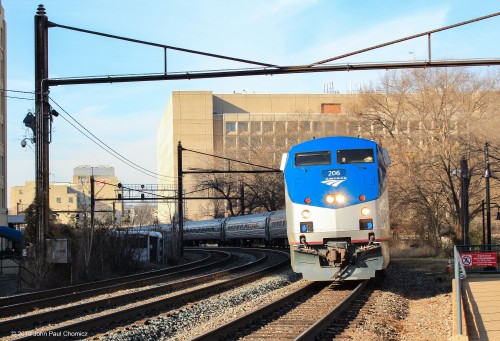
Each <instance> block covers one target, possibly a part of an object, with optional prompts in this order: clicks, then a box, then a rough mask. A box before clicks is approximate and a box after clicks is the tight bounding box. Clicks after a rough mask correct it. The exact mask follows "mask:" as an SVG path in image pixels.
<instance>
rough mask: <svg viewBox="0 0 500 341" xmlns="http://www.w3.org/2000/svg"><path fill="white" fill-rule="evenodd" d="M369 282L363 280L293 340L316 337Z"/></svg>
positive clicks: (303, 340) (302, 340)
mask: <svg viewBox="0 0 500 341" xmlns="http://www.w3.org/2000/svg"><path fill="white" fill-rule="evenodd" d="M369 282H370V281H369V280H365V281H363V282H361V283H360V284H358V286H357V287H356V288H355V289H354V290H353V291H352V293H351V294H350V295H349V296H348V297H347V298H346V299H344V300H343V301H342V302H340V303H339V304H338V305H336V306H335V307H334V308H333V309H332V310H331V311H330V312H328V313H327V314H325V316H323V318H321V319H320V320H318V322H316V323H315V324H313V325H312V326H311V327H309V329H307V330H305V331H304V332H303V333H302V334H300V335H299V336H297V338H296V339H295V340H301V341H305V340H314V339H315V337H316V335H318V334H319V333H320V332H321V331H323V330H325V329H326V328H327V327H328V326H329V325H330V324H331V323H332V321H333V320H334V319H335V318H336V317H337V316H339V315H340V313H342V312H343V311H344V310H345V309H346V307H347V306H348V305H349V304H351V302H352V301H354V300H355V299H356V298H357V297H358V296H359V294H360V293H361V292H362V291H363V289H364V288H365V287H366V285H367V284H368V283H369Z"/></svg>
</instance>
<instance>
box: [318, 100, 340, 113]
mask: <svg viewBox="0 0 500 341" xmlns="http://www.w3.org/2000/svg"><path fill="white" fill-rule="evenodd" d="M341 112H342V106H341V104H340V103H321V113H322V114H340V113H341Z"/></svg>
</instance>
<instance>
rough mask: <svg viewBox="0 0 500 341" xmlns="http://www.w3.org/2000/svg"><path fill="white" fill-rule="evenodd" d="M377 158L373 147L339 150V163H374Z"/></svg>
mask: <svg viewBox="0 0 500 341" xmlns="http://www.w3.org/2000/svg"><path fill="white" fill-rule="evenodd" d="M374 160H375V158H374V152H373V149H347V150H337V163H339V164H349V163H373V162H374Z"/></svg>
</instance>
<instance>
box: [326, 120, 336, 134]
mask: <svg viewBox="0 0 500 341" xmlns="http://www.w3.org/2000/svg"><path fill="white" fill-rule="evenodd" d="M325 133H326V134H334V133H337V132H336V131H335V122H325Z"/></svg>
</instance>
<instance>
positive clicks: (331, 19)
mask: <svg viewBox="0 0 500 341" xmlns="http://www.w3.org/2000/svg"><path fill="white" fill-rule="evenodd" d="M40 3H43V4H44V6H45V9H46V11H47V16H48V18H49V20H50V21H52V22H55V23H58V24H61V25H67V26H74V27H78V28H83V29H88V30H94V31H99V32H104V33H109V34H114V35H120V36H125V37H130V38H136V39H140V40H146V41H150V42H156V43H161V44H166V45H171V46H177V47H182V48H187V49H193V50H199V51H204V52H210V53H215V54H221V55H227V56H232V57H238V58H244V59H249V60H255V61H260V62H266V63H271V64H278V65H298V64H305V63H312V62H315V61H319V60H323V59H326V58H329V57H333V56H337V55H340V54H343V53H347V52H351V51H355V50H358V49H362V48H366V47H369V46H373V45H376V44H380V43H384V42H387V41H391V40H395V39H398V38H402V37H406V36H409V35H413V34H417V33H421V32H424V31H428V30H432V29H436V28H439V27H443V26H447V25H452V24H455V23H458V22H462V21H466V20H470V19H473V18H476V17H480V16H484V15H488V14H492V13H495V12H498V11H500V2H499V1H492V0H476V1H470V0H469V1H465V0H442V1H435V0H434V1H427V0H419V1H388V0H380V1H368V0H365V1H359V0H358V1H355V0H345V1H335V0H278V1H272V0H252V1H243V0H220V1H215V0H214V1H209V0H175V1H171V0H147V1H129V0H121V1H103V0H86V1H68V0H46V1H45V2H44V1H40V0H36V1H34V0H2V5H3V7H4V9H5V18H6V22H7V89H8V90H15V91H27V92H32V91H34V51H33V50H34V37H33V36H34V27H33V24H34V16H35V14H36V10H37V7H38V5H39V4H40ZM498 32H500V17H495V18H492V19H488V20H485V21H481V22H477V23H473V24H470V25H467V26H463V27H460V28H456V29H453V30H451V31H445V32H441V33H437V34H435V35H433V36H432V57H433V59H445V58H499V57H500V37H499V33H498ZM426 57H427V39H426V38H425V37H424V38H419V39H415V40H412V41H409V42H405V43H403V44H399V45H396V46H391V47H387V48H384V49H381V50H377V51H374V52H371V53H366V54H363V55H361V56H356V57H352V58H348V59H344V60H340V61H339V63H347V62H380V61H402V60H410V59H417V60H420V59H425V58H426ZM241 67H248V65H245V64H237V63H231V62H227V61H222V60H217V59H210V58H207V57H199V56H193V55H189V54H185V53H180V52H169V53H168V71H197V70H212V69H225V68H241ZM162 71H163V50H162V49H159V48H153V47H147V46H142V45H137V44H132V43H126V42H122V41H116V40H111V39H108V38H102V37H96V36H91V35H87V34H83V33H78V32H73V31H67V30H64V29H61V28H52V29H50V30H49V75H50V77H51V78H55V77H71V76H90V75H113V74H136V73H156V72H162ZM379 76H380V73H379V72H374V71H370V72H368V71H356V72H348V73H347V72H336V73H318V74H306V75H282V76H272V77H270V76H267V77H239V78H231V79H229V78H225V79H207V80H192V81H169V82H167V81H160V82H142V83H127V84H125V83H124V84H102V85H78V86H77V85H72V86H59V87H52V88H51V92H50V96H51V98H52V99H53V100H55V101H56V102H57V103H58V104H59V105H60V106H61V107H62V108H63V109H64V111H66V112H68V113H69V114H70V115H71V116H72V117H74V118H75V119H76V120H78V122H80V123H81V124H82V125H83V126H84V127H85V128H86V129H88V130H89V131H90V132H92V134H94V135H95V136H97V137H98V138H99V139H101V140H102V141H104V142H105V143H106V144H107V145H109V146H110V147H112V148H113V149H115V150H116V151H118V152H119V153H120V154H122V155H124V156H125V157H126V158H128V159H129V160H131V161H133V162H134V163H137V164H140V165H141V166H142V167H144V168H146V169H149V170H151V171H154V172H156V129H157V126H158V123H159V121H160V117H161V115H162V112H163V110H164V108H165V105H166V103H167V101H168V99H169V96H170V93H171V92H172V91H174V90H210V91H213V92H214V93H233V92H235V91H236V92H242V91H243V90H245V91H248V92H249V93H322V92H323V87H324V84H326V83H333V85H334V87H335V89H336V90H339V91H340V92H345V91H347V90H348V89H349V88H350V87H357V86H359V85H366V84H368V83H369V82H370V81H371V82H376V81H377V80H378V78H379ZM7 95H8V96H11V97H10V98H7V103H8V119H7V125H8V133H7V143H8V152H7V153H8V154H7V163H8V183H7V187H8V188H9V189H10V188H11V187H12V186H16V185H23V184H24V181H25V180H34V178H35V168H34V165H35V154H34V151H33V150H34V146H31V147H33V149H31V148H29V147H30V146H28V147H26V148H22V147H21V145H20V141H21V140H22V139H23V138H25V137H29V136H31V133H30V132H29V131H28V129H27V128H25V127H24V125H23V123H22V121H23V118H24V117H25V115H26V114H27V112H28V111H29V110H31V111H34V105H35V104H34V100H33V95H30V94H24V93H14V92H7ZM12 97H22V98H27V99H17V98H12ZM56 109H57V110H58V111H59V112H61V114H63V115H65V116H66V117H68V116H67V115H66V114H64V113H63V111H62V110H59V108H57V107H56ZM68 119H69V118H68ZM52 139H53V142H52V143H51V145H50V169H51V170H50V172H51V175H50V180H51V181H57V182H69V181H71V178H72V172H73V168H74V167H76V166H78V165H90V166H97V165H110V166H113V167H114V168H115V172H116V175H117V176H118V177H119V178H120V179H121V180H122V181H123V182H124V183H127V184H140V183H155V182H156V179H155V178H152V177H150V176H147V175H144V174H143V173H141V172H138V171H136V170H134V169H133V168H131V167H129V166H127V165H125V164H124V163H122V162H121V161H119V160H117V159H115V158H113V157H112V156H111V155H109V154H108V153H106V152H105V151H103V150H102V149H100V148H98V147H97V146H96V145H95V144H94V143H93V142H91V141H90V140H89V139H88V138H86V137H85V136H83V135H82V134H81V133H80V132H78V131H77V130H75V128H73V127H72V126H71V125H69V124H68V123H67V122H66V121H65V120H64V119H62V118H61V117H59V118H55V120H54V123H53V136H52ZM187 147H189V146H187Z"/></svg>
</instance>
